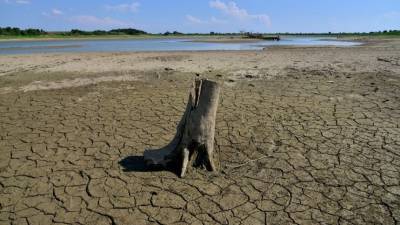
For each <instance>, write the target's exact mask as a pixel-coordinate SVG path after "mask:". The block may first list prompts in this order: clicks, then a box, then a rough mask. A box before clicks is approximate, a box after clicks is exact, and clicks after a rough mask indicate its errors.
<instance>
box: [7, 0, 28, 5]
mask: <svg viewBox="0 0 400 225" xmlns="http://www.w3.org/2000/svg"><path fill="white" fill-rule="evenodd" d="M4 2H5V3H7V4H11V3H15V4H23V5H26V4H30V3H31V1H30V0H4Z"/></svg>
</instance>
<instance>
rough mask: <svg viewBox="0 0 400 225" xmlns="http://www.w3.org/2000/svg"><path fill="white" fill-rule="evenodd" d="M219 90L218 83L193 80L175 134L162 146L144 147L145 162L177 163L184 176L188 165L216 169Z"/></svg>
mask: <svg viewBox="0 0 400 225" xmlns="http://www.w3.org/2000/svg"><path fill="white" fill-rule="evenodd" d="M219 93H220V85H219V84H218V83H216V82H213V81H209V80H205V79H203V80H196V81H195V82H194V87H192V89H191V91H190V94H189V100H188V103H187V105H186V110H185V113H184V114H183V116H182V119H181V121H180V122H179V124H178V127H177V129H176V134H175V137H174V138H173V139H172V141H171V142H170V143H169V144H168V145H166V146H165V147H163V148H161V149H155V150H146V151H145V152H144V154H143V156H144V160H145V162H146V163H147V165H159V166H164V167H166V166H167V165H171V164H173V165H176V166H178V168H179V167H180V177H184V176H185V173H186V170H187V166H188V165H190V166H193V167H203V168H204V167H205V168H206V169H207V170H209V171H215V170H216V167H215V164H214V161H213V157H214V134H215V117H216V114H217V108H218V101H219Z"/></svg>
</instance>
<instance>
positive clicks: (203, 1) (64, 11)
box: [0, 0, 400, 33]
mask: <svg viewBox="0 0 400 225" xmlns="http://www.w3.org/2000/svg"><path fill="white" fill-rule="evenodd" d="M6 26H12V27H20V28H41V29H44V30H47V31H67V30H71V29H82V30H96V29H102V30H109V29H114V28H128V27H131V28H137V29H142V30H145V31H147V32H151V33H163V32H165V31H175V30H176V31H180V32H191V33H197V32H199V33H208V32H211V31H214V32H240V31H246V32H263V33H275V32H369V31H379V30H391V29H396V30H400V0H115V1H110V0H0V27H6Z"/></svg>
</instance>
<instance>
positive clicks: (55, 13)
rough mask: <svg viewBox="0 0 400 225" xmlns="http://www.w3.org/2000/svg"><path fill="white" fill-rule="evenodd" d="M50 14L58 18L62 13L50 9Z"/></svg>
mask: <svg viewBox="0 0 400 225" xmlns="http://www.w3.org/2000/svg"><path fill="white" fill-rule="evenodd" d="M51 14H53V15H55V16H60V15H63V14H64V13H63V12H62V11H61V10H59V9H52V10H51Z"/></svg>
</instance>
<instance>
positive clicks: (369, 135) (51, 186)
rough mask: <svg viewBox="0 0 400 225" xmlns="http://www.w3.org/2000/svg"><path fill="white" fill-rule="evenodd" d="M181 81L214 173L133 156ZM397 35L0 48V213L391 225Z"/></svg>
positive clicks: (0, 216)
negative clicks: (194, 90)
mask: <svg viewBox="0 0 400 225" xmlns="http://www.w3.org/2000/svg"><path fill="white" fill-rule="evenodd" d="M195 77H206V78H210V79H213V80H217V81H219V82H221V84H223V91H222V93H221V102H220V106H219V109H218V114H217V123H216V144H215V145H216V146H215V147H216V153H217V156H218V157H217V159H216V161H217V162H218V167H219V171H218V172H216V173H209V172H206V171H203V170H191V171H189V172H188V174H187V177H186V178H185V179H180V178H178V177H177V176H176V174H174V173H173V172H171V171H168V170H149V169H148V168H146V166H145V165H144V164H143V158H142V157H141V156H142V154H143V151H144V150H145V149H147V148H157V147H161V146H163V145H165V144H167V143H168V141H169V140H170V139H171V138H172V137H173V135H174V132H175V127H176V124H177V122H178V121H179V119H180V117H181V115H182V113H183V110H184V108H185V103H186V101H187V97H188V90H189V87H190V85H191V83H192V81H193V79H194V78H195ZM399 124H400V41H398V40H391V41H378V42H374V43H370V44H368V45H365V46H359V47H349V48H338V47H310V48H300V47H281V48H271V49H267V50H265V51H243V52H170V53H162V52H160V53H156V52H153V53H74V54H72V53H71V54H35V55H8V56H5V55H3V56H0V224H139V225H140V224H182V225H183V224H243V225H246V224H252V225H257V224H399V223H400V127H399V126H400V125H399Z"/></svg>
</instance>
